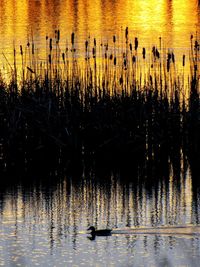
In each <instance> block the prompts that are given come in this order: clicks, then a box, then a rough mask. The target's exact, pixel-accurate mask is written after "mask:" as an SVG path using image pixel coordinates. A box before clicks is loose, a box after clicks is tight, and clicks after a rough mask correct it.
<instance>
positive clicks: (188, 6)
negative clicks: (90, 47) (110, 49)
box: [0, 0, 200, 73]
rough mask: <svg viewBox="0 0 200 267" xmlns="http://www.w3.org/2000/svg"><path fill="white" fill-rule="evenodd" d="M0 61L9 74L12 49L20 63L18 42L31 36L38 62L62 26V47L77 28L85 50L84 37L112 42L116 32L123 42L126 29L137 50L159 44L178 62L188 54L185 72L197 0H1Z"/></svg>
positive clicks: (199, 18)
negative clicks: (48, 41)
mask: <svg viewBox="0 0 200 267" xmlns="http://www.w3.org/2000/svg"><path fill="white" fill-rule="evenodd" d="M0 18H1V20H0V39H1V40H3V41H1V43H0V62H1V63H2V64H1V69H2V68H4V70H6V72H7V73H9V72H10V71H11V66H13V49H14V47H15V49H16V52H17V56H18V62H17V63H18V65H21V58H20V45H22V46H23V48H24V49H25V47H26V44H27V42H30V41H31V40H32V38H33V37H34V43H35V47H37V49H38V50H39V52H38V54H39V60H41V61H42V60H45V47H46V43H45V42H46V41H45V38H46V36H49V37H54V35H55V34H54V31H55V29H60V32H61V42H60V44H61V43H62V49H63V50H64V48H65V47H66V44H69V43H70V40H71V39H70V38H71V33H72V32H75V36H76V38H75V41H76V50H77V51H78V53H79V55H83V53H84V45H85V40H86V38H88V36H91V37H95V38H96V40H97V43H98V44H99V43H101V42H102V41H105V42H107V41H108V42H111V41H112V37H113V35H114V34H115V35H116V36H117V39H118V40H119V45H120V44H122V43H123V38H124V30H125V28H126V27H128V28H129V33H130V40H129V41H130V42H134V38H135V37H137V38H138V39H139V51H140V53H142V48H143V47H145V48H146V49H147V50H148V49H149V51H151V48H152V46H153V45H156V46H158V47H159V37H161V38H162V46H163V48H171V49H173V50H174V51H175V53H176V55H177V57H176V60H177V62H180V65H181V62H182V55H183V54H186V67H187V69H188V70H189V65H188V62H189V49H190V36H191V34H193V35H194V36H196V34H197V39H199V37H198V34H199V30H200V8H199V1H198V0H186V1H181V0H173V1H170V0H169V1H168V0H160V1H155V0H151V1H142V0H132V1H128V0H126V1H100V0H94V1H84V0H80V1H75V0H74V1H72V0H70V1H67V0H55V1H51V0H41V1H38V0H33V1H28V0H22V1H18V0H7V1H4V0H2V1H1V2H0Z"/></svg>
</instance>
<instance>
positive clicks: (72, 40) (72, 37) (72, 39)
mask: <svg viewBox="0 0 200 267" xmlns="http://www.w3.org/2000/svg"><path fill="white" fill-rule="evenodd" d="M71 43H72V45H74V32H72V34H71Z"/></svg>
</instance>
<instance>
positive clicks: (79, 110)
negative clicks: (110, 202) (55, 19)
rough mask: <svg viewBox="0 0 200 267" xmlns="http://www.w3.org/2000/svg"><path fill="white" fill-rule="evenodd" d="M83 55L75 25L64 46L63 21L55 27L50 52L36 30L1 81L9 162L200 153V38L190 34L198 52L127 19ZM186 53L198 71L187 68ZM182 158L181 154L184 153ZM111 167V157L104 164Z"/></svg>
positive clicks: (0, 149) (6, 165)
mask: <svg viewBox="0 0 200 267" xmlns="http://www.w3.org/2000/svg"><path fill="white" fill-rule="evenodd" d="M84 47H85V48H84V49H85V52H84V58H83V57H82V56H80V55H79V53H80V51H79V50H78V49H77V48H76V42H75V34H74V33H72V34H71V38H70V42H68V43H67V45H66V47H65V48H62V47H61V45H60V31H59V30H56V31H55V38H49V37H48V36H46V51H45V53H44V54H45V58H46V59H45V60H40V59H39V58H40V57H39V56H38V50H37V49H36V47H35V44H34V40H33V39H32V41H28V43H27V45H26V47H25V48H23V47H22V46H20V49H19V51H20V52H19V56H20V61H21V63H20V64H19V62H18V61H19V57H17V53H16V49H15V48H14V56H13V59H14V63H13V64H11V63H10V62H9V60H8V59H7V58H6V55H4V57H5V59H6V61H7V67H5V66H4V70H5V69H6V68H7V71H9V73H10V74H11V78H10V79H8V78H3V71H2V74H1V81H0V129H1V131H0V164H1V171H2V172H7V171H9V170H10V169H12V168H14V169H15V168H16V167H17V168H22V167H23V169H26V168H29V167H30V166H37V165H38V164H39V162H40V163H41V165H45V164H46V165H50V164H59V165H60V164H61V165H63V164H64V165H66V164H67V163H68V162H70V161H73V160H74V159H79V160H81V161H82V160H84V161H87V162H92V161H95V162H109V164H112V165H113V164H114V165H116V164H117V165H118V164H120V163H123V162H129V163H130V165H131V166H132V165H137V164H141V165H142V166H143V167H145V166H146V167H148V166H149V165H151V166H155V165H157V166H158V165H159V166H160V167H161V166H162V164H163V162H164V163H166V164H169V163H170V162H172V163H173V162H176V160H177V159H186V160H187V162H189V163H190V165H191V166H192V165H195V166H198V164H196V163H197V162H198V160H199V159H200V152H199V151H200V140H199V136H200V105H199V104H200V102H199V75H200V63H199V59H200V57H199V55H200V46H199V43H198V40H197V38H194V37H193V36H191V48H190V53H189V57H186V55H185V54H183V55H182V62H181V63H180V62H176V58H175V54H174V52H173V50H170V49H168V50H167V49H166V48H164V46H163V44H162V40H161V38H160V39H159V45H158V47H156V46H153V48H152V49H151V50H150V51H147V49H146V48H142V49H141V48H140V47H139V40H138V39H137V38H134V40H133V42H132V41H131V38H130V36H129V32H128V28H126V30H125V35H124V36H123V37H121V38H120V39H119V40H118V38H117V37H116V36H115V35H114V36H113V40H112V42H111V44H109V43H108V42H106V43H103V42H100V43H97V40H96V39H93V40H91V38H90V37H88V38H87V40H86V41H85V44H84ZM186 63H187V66H188V69H189V71H188V72H186V70H185V68H186ZM179 163H180V162H179ZM102 167H103V165H102Z"/></svg>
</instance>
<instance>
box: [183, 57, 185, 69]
mask: <svg viewBox="0 0 200 267" xmlns="http://www.w3.org/2000/svg"><path fill="white" fill-rule="evenodd" d="M184 66H185V55H183V67H184Z"/></svg>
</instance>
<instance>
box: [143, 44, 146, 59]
mask: <svg viewBox="0 0 200 267" xmlns="http://www.w3.org/2000/svg"><path fill="white" fill-rule="evenodd" d="M145 55H146V50H145V47H143V48H142V56H143V59H145Z"/></svg>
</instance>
